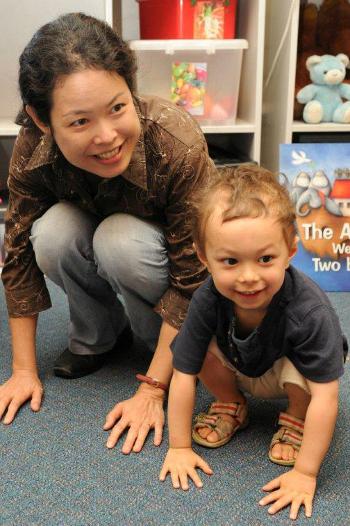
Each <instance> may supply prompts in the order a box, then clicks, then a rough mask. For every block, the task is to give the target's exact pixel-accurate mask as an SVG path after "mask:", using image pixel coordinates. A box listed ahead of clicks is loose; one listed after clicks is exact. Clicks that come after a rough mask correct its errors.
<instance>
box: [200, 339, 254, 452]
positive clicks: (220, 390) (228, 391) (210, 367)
mask: <svg viewBox="0 0 350 526" xmlns="http://www.w3.org/2000/svg"><path fill="white" fill-rule="evenodd" d="M213 344H214V345H216V343H214V341H212V342H211V344H210V345H213ZM198 376H199V379H200V381H201V382H202V383H203V384H204V385H205V387H206V388H207V389H208V391H209V392H210V393H211V394H212V395H213V396H214V398H215V399H216V400H220V402H239V403H241V404H245V403H246V399H245V397H244V396H243V394H242V393H241V391H239V389H238V388H237V382H236V376H235V374H234V372H233V371H231V370H230V369H229V368H228V367H225V366H224V365H223V364H222V363H221V362H220V360H219V358H217V357H216V356H215V355H214V354H212V353H211V352H207V354H206V358H205V361H204V363H203V367H202V369H201V372H200V373H199V375H198ZM220 416H221V417H222V418H223V419H224V420H227V421H230V422H232V423H234V421H235V419H234V418H233V417H232V416H231V415H226V414H222V415H220ZM197 432H198V434H199V435H200V436H201V437H202V438H205V439H206V440H208V442H217V441H218V440H219V437H218V435H217V433H216V432H215V431H211V429H210V428H209V427H208V428H205V427H203V428H201V429H198V431H197Z"/></svg>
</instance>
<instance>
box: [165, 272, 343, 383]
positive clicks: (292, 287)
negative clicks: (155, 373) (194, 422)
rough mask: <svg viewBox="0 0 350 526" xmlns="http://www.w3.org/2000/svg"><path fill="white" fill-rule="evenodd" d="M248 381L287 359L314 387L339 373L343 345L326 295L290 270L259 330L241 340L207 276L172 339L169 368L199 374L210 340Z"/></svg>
mask: <svg viewBox="0 0 350 526" xmlns="http://www.w3.org/2000/svg"><path fill="white" fill-rule="evenodd" d="M213 336H216V338H217V342H218V346H219V348H220V349H221V350H222V352H223V353H224V354H225V356H226V357H227V358H228V360H229V361H230V362H231V363H232V364H233V365H234V366H235V367H236V369H238V371H240V372H241V373H242V374H245V375H246V376H249V377H254V378H256V377H258V376H261V375H263V374H264V373H265V372H266V371H267V370H268V369H270V368H271V367H272V365H273V363H274V362H275V361H276V360H278V359H279V358H282V357H283V356H286V357H288V358H289V360H290V361H291V362H292V363H293V364H294V366H295V367H296V369H298V371H299V372H300V373H301V374H302V375H303V376H304V377H305V378H307V379H308V380H311V381H313V382H330V381H332V380H336V379H337V378H339V377H340V376H341V375H342V374H343V372H344V356H345V354H346V352H347V342H346V339H345V337H344V336H343V335H342V331H341V328H340V324H339V320H338V317H337V315H336V313H335V311H334V309H333V307H332V305H331V303H330V301H329V299H328V298H327V296H326V294H325V293H324V292H323V291H322V290H321V289H320V288H319V286H318V285H317V284H316V283H314V282H313V281H312V280H311V279H310V278H308V277H307V276H306V275H305V274H303V273H302V272H300V271H299V270H297V269H295V268H294V267H292V266H290V267H289V268H288V269H287V271H286V274H285V279H284V282H283V285H282V287H281V289H280V290H279V291H278V292H277V294H275V296H274V297H273V298H272V301H271V303H270V305H269V307H268V310H267V313H266V315H265V317H264V319H263V320H262V322H261V324H260V325H259V327H257V328H256V329H255V330H254V331H253V332H252V333H251V334H250V335H249V336H248V337H247V338H246V339H244V340H242V339H240V338H238V337H237V335H236V333H235V314H234V304H233V302H232V301H230V300H228V299H227V298H225V297H224V296H222V295H221V294H220V293H219V292H218V291H217V289H216V288H215V285H214V282H213V279H212V278H211V276H209V277H208V278H207V279H206V281H205V282H204V283H203V284H202V286H201V287H199V288H198V289H197V290H196V292H195V293H194V294H193V297H192V300H191V303H190V306H189V310H188V313H187V317H186V319H185V321H184V323H183V325H182V328H181V330H180V332H179V333H178V335H177V336H176V338H175V339H174V341H173V343H172V345H171V349H172V351H173V365H174V368H175V369H177V370H179V371H182V372H184V373H188V374H198V373H199V372H200V370H201V368H202V365H203V362H204V359H205V356H206V353H207V350H208V345H209V343H210V340H211V339H212V337H213Z"/></svg>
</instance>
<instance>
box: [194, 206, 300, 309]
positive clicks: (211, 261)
mask: <svg viewBox="0 0 350 526" xmlns="http://www.w3.org/2000/svg"><path fill="white" fill-rule="evenodd" d="M221 212H222V210H219V209H218V210H217V211H215V212H214V213H213V214H212V216H211V217H210V218H209V220H208V223H207V226H206V243H205V254H204V255H203V254H199V257H200V259H201V260H202V261H203V263H205V264H206V266H207V268H208V270H209V272H210V273H211V275H212V277H213V280H214V283H215V286H216V288H217V289H218V291H219V292H220V293H221V294H222V295H223V296H225V297H226V298H228V299H230V300H231V301H233V302H234V304H235V305H236V307H237V308H238V309H240V310H242V309H243V310H244V311H250V312H251V313H252V311H256V312H257V313H258V312H262V313H263V312H264V311H266V308H267V307H268V305H269V303H270V302H271V300H272V297H273V296H274V295H275V294H276V292H278V290H279V289H280V288H281V286H282V284H283V281H284V276H285V270H286V268H287V267H288V265H289V260H290V258H291V257H292V256H293V255H294V253H295V251H296V248H295V244H294V246H293V247H292V248H291V249H290V248H288V246H287V243H286V241H285V238H284V236H283V230H282V225H281V223H280V222H279V221H278V220H276V218H274V217H258V218H242V219H234V220H230V221H226V222H224V223H223V222H222V218H221ZM247 314H248V313H247Z"/></svg>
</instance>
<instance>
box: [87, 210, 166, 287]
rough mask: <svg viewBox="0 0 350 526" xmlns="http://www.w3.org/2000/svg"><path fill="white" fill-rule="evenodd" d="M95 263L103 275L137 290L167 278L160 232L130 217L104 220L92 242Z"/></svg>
mask: <svg viewBox="0 0 350 526" xmlns="http://www.w3.org/2000/svg"><path fill="white" fill-rule="evenodd" d="M93 248H94V253H95V260H96V263H97V265H98V267H99V271H100V272H101V273H102V274H107V275H108V276H114V277H115V279H116V280H117V281H118V282H119V283H122V284H123V285H124V286H127V287H130V288H135V287H137V286H138V285H140V286H142V285H145V284H149V283H151V282H153V281H155V282H156V281H159V280H160V279H166V280H167V279H168V256H167V250H166V247H165V240H164V235H163V232H162V231H161V229H159V228H158V227H157V226H154V225H152V224H150V223H148V222H146V221H144V220H141V219H139V218H137V217H134V216H131V215H128V214H113V215H112V216H109V217H108V218H107V219H105V220H104V221H102V222H101V223H100V225H99V226H98V228H97V229H96V232H95V234H94V239H93Z"/></svg>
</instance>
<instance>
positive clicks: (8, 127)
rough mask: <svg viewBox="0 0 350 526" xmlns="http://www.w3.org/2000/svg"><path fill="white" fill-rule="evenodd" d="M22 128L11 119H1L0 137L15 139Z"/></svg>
mask: <svg viewBox="0 0 350 526" xmlns="http://www.w3.org/2000/svg"><path fill="white" fill-rule="evenodd" d="M19 129H20V126H17V124H15V123H14V122H13V121H12V120H11V119H0V137H13V136H16V135H17V134H18V132H19Z"/></svg>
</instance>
